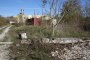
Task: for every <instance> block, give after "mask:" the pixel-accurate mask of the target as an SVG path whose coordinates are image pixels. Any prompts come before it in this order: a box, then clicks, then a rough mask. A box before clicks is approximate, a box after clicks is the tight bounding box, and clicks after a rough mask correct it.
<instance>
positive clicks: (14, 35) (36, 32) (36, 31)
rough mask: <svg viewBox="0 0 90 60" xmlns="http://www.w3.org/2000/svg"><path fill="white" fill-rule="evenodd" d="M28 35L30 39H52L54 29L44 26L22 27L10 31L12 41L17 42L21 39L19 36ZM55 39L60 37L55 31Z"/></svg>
mask: <svg viewBox="0 0 90 60" xmlns="http://www.w3.org/2000/svg"><path fill="white" fill-rule="evenodd" d="M23 32H25V33H27V37H28V39H33V38H37V39H42V38H52V37H53V36H52V28H51V29H50V28H47V29H46V28H45V27H42V26H21V27H15V28H12V29H11V30H10V31H9V35H10V38H11V40H13V41H14V40H17V39H18V38H19V36H18V34H20V33H23ZM55 37H59V32H58V31H55Z"/></svg>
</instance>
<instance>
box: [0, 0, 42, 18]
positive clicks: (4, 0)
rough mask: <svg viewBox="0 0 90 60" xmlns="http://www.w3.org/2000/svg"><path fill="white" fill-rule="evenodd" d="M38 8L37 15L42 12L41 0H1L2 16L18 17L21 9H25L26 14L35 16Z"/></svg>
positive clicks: (0, 10)
mask: <svg viewBox="0 0 90 60" xmlns="http://www.w3.org/2000/svg"><path fill="white" fill-rule="evenodd" d="M34 8H36V12H37V14H39V13H40V12H41V8H42V6H41V0H0V15H2V16H12V15H17V14H18V13H19V12H20V9H25V14H27V15H29V14H31V15H32V14H34Z"/></svg>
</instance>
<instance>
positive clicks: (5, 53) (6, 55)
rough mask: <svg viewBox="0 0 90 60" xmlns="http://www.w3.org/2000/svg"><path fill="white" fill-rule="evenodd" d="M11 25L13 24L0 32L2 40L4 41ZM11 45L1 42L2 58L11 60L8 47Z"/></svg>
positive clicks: (0, 51)
mask: <svg viewBox="0 0 90 60" xmlns="http://www.w3.org/2000/svg"><path fill="white" fill-rule="evenodd" d="M10 27H11V26H9V27H7V28H5V30H3V32H2V33H1V34H0V41H3V39H4V37H5V36H6V34H7V33H8V31H9V30H10ZM9 47H10V45H7V44H0V60H10V59H9V49H8V48H9Z"/></svg>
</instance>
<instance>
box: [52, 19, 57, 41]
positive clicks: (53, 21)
mask: <svg viewBox="0 0 90 60" xmlns="http://www.w3.org/2000/svg"><path fill="white" fill-rule="evenodd" d="M56 24H57V20H56V19H53V20H52V25H53V26H52V28H53V31H52V36H53V39H54V36H55V25H56Z"/></svg>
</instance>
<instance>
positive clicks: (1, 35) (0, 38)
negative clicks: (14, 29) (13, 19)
mask: <svg viewBox="0 0 90 60" xmlns="http://www.w3.org/2000/svg"><path fill="white" fill-rule="evenodd" d="M10 27H11V26H9V27H7V28H6V29H5V30H4V31H3V32H2V33H1V34H0V41H3V39H4V37H5V36H6V34H7V33H8V31H9V30H10Z"/></svg>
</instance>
